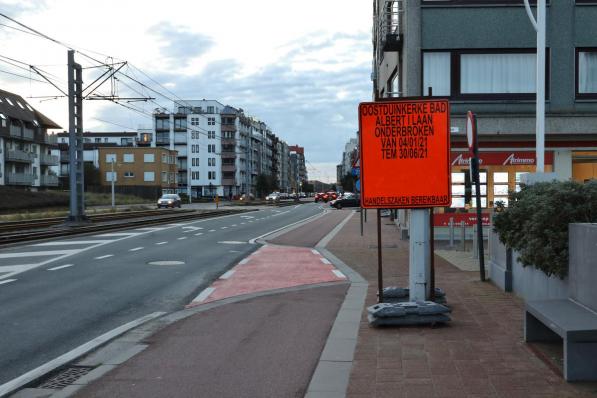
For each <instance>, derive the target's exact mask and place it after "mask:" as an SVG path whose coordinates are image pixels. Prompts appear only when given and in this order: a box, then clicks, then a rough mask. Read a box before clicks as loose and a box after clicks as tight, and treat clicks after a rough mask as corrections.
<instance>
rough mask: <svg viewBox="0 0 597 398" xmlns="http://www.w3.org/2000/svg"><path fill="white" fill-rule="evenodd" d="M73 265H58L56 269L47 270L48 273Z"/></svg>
mask: <svg viewBox="0 0 597 398" xmlns="http://www.w3.org/2000/svg"><path fill="white" fill-rule="evenodd" d="M73 265H75V264H64V265H60V266H58V267H54V268H48V271H56V270H58V269H62V268H68V267H72V266H73Z"/></svg>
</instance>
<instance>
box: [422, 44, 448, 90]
mask: <svg viewBox="0 0 597 398" xmlns="http://www.w3.org/2000/svg"><path fill="white" fill-rule="evenodd" d="M430 87H431V90H432V93H433V95H439V96H449V95H450V53H449V52H426V53H423V95H428V94H429V88H430Z"/></svg>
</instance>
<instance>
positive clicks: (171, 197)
mask: <svg viewBox="0 0 597 398" xmlns="http://www.w3.org/2000/svg"><path fill="white" fill-rule="evenodd" d="M181 204H182V201H181V199H180V196H178V195H177V194H175V193H170V194H166V195H162V197H161V198H159V199H158V209H159V208H160V207H172V208H174V207H180V206H181Z"/></svg>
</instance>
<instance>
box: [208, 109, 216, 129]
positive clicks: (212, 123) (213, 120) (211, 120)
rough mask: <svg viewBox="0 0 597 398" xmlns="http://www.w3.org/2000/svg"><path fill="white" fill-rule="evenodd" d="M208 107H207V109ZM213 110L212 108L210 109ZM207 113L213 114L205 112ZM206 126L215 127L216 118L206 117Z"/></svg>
mask: <svg viewBox="0 0 597 398" xmlns="http://www.w3.org/2000/svg"><path fill="white" fill-rule="evenodd" d="M209 108H210V107H208V109H209ZM211 108H212V109H213V107H211ZM207 113H213V112H207ZM207 125H208V126H215V125H216V118H215V117H208V118H207Z"/></svg>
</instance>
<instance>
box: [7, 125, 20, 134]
mask: <svg viewBox="0 0 597 398" xmlns="http://www.w3.org/2000/svg"><path fill="white" fill-rule="evenodd" d="M10 135H11V136H13V137H20V136H21V126H15V125H13V124H11V125H10Z"/></svg>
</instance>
